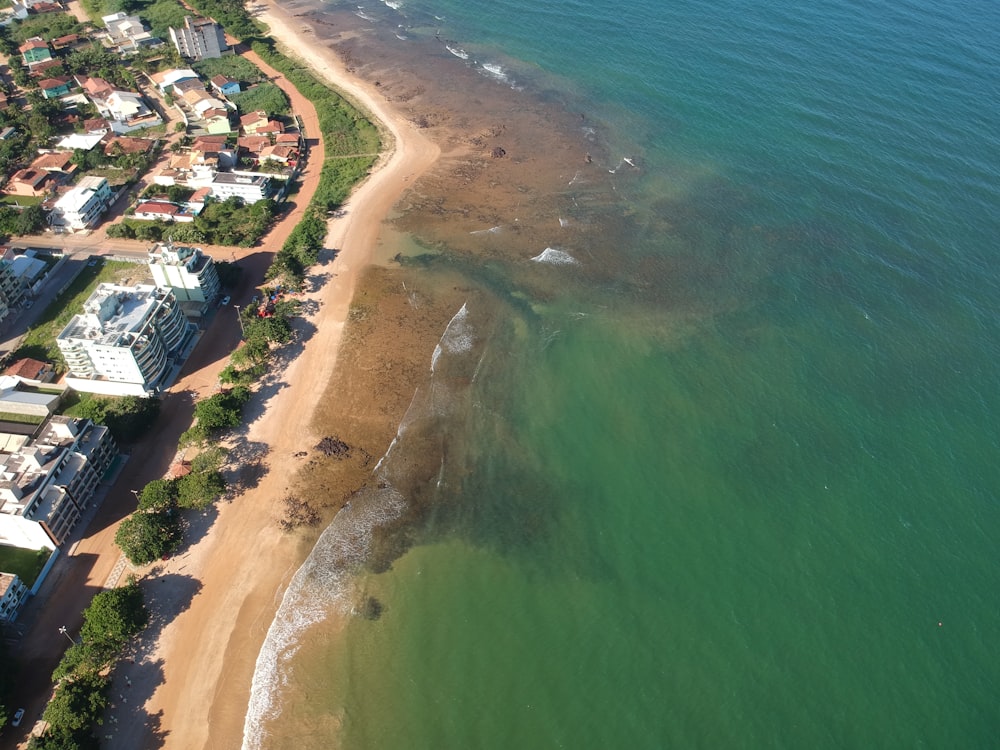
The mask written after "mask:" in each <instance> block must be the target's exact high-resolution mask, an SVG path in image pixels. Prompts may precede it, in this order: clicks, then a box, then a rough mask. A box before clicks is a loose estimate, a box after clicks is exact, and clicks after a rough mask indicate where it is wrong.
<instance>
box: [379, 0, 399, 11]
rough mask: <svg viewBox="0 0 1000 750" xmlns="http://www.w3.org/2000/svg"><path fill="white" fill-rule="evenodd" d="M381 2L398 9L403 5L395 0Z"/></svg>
mask: <svg viewBox="0 0 1000 750" xmlns="http://www.w3.org/2000/svg"><path fill="white" fill-rule="evenodd" d="M382 2H383V3H385V4H386V5H387V6H388V7H390V8H392V9H393V10H399V9H400V8H402V7H403V4H402V3H400V2H397V1H396V0H382Z"/></svg>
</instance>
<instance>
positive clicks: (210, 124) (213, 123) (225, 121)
mask: <svg viewBox="0 0 1000 750" xmlns="http://www.w3.org/2000/svg"><path fill="white" fill-rule="evenodd" d="M201 126H202V127H203V128H204V129H205V130H206V131H207V132H209V133H211V134H213V135H214V134H217V133H230V132H232V130H233V124H232V123H231V122H230V121H229V110H228V109H206V110H205V111H204V112H203V113H202V116H201Z"/></svg>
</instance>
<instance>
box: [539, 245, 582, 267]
mask: <svg viewBox="0 0 1000 750" xmlns="http://www.w3.org/2000/svg"><path fill="white" fill-rule="evenodd" d="M532 260H533V261H535V262H536V263H551V264H552V265H554V266H573V265H578V264H579V263H580V261H578V260H577V259H576V258H574V257H573V256H572V255H570V254H569V253H567V252H566V251H565V250H557V249H556V248H554V247H547V248H545V249H544V250H542V252H540V253H539V254H538V255H536V256H535V257H534V258H532Z"/></svg>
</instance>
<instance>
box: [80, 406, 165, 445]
mask: <svg viewBox="0 0 1000 750" xmlns="http://www.w3.org/2000/svg"><path fill="white" fill-rule="evenodd" d="M78 398H79V402H78V403H77V404H75V405H74V406H72V407H71V408H68V409H66V410H65V411H64V412H63V413H64V414H67V415H69V416H71V417H82V418H84V419H92V420H93V421H94V422H96V423H97V424H103V425H106V426H107V428H108V429H109V430H111V434H112V435H114V437H115V441H116V442H117V443H118V444H119V445H120V444H123V443H131V442H134V441H136V440H138V439H139V438H141V437H142V436H143V435H146V434H147V433H148V432H149V429H150V428H151V427H152V426H153V423H154V422H156V418H157V417H158V416H159V415H160V407H161V405H162V402H161V401H160V399H158V398H139V397H137V396H89V395H86V394H84V395H81V396H78Z"/></svg>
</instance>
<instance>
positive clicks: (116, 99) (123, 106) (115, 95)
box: [77, 76, 163, 133]
mask: <svg viewBox="0 0 1000 750" xmlns="http://www.w3.org/2000/svg"><path fill="white" fill-rule="evenodd" d="M77 81H78V82H79V83H80V85H81V87H82V88H83V90H84V91H85V92H86V93H87V96H88V97H89V98H90V101H91V102H92V103H93V105H94V106H95V107H96V108H97V111H98V112H99V113H100V114H101V116H102V117H104V118H106V119H107V120H108V124H109V125H110V126H111V129H112V130H113V131H114V132H116V133H128V132H130V131H132V130H138V129H140V128H148V127H152V126H153V125H159V124H160V123H162V122H163V120H162V119H160V116H159V115H158V114H156V112H154V111H153V110H152V109H150V108H149V105H147V104H146V100H145V99H144V98H143V96H142V94H138V93H136V92H134V91H122V90H119V89H115V88H114V87H112V86H111V84H109V83H108V82H107V81H105V80H103V79H101V78H82V77H80V76H78V77H77Z"/></svg>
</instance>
